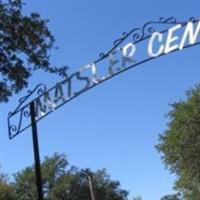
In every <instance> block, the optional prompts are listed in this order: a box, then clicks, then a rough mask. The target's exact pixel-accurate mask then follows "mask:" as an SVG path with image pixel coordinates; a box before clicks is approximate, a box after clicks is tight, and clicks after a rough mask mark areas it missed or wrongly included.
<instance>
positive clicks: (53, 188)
mask: <svg viewBox="0 0 200 200" xmlns="http://www.w3.org/2000/svg"><path fill="white" fill-rule="evenodd" d="M68 168H69V166H68V162H67V160H66V157H65V155H60V154H54V156H52V157H46V158H45V159H44V162H43V163H42V176H43V189H44V196H45V200H52V199H53V200H88V199H91V197H90V188H89V183H88V178H87V176H86V174H85V172H86V171H87V172H88V173H90V174H91V175H92V184H93V190H94V193H95V196H96V197H97V200H98V199H99V200H100V199H103V200H111V199H112V200H127V195H128V192H127V191H125V190H122V189H121V188H120V183H119V182H118V181H113V180H111V179H110V177H109V176H108V174H107V173H106V171H105V170H98V171H96V172H92V171H91V170H89V169H87V170H79V169H77V168H75V167H71V168H69V169H68ZM13 187H14V190H15V191H16V194H17V199H19V198H21V200H36V199H37V191H36V186H35V174H34V167H33V166H31V167H27V168H26V169H24V170H22V171H21V172H19V173H17V174H16V175H15V181H14V183H13Z"/></svg>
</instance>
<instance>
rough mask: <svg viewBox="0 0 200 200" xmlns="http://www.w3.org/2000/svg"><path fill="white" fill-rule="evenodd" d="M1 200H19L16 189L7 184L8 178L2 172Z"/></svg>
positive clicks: (0, 174) (0, 175)
mask: <svg viewBox="0 0 200 200" xmlns="http://www.w3.org/2000/svg"><path fill="white" fill-rule="evenodd" d="M0 200H17V199H16V196H15V193H14V189H13V188H12V186H10V185H9V184H8V183H7V176H6V175H5V174H4V173H2V172H0Z"/></svg>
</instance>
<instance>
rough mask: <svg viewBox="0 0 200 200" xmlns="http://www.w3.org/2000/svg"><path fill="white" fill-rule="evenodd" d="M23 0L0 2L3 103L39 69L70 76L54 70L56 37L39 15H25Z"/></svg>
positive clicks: (1, 94) (0, 93)
mask: <svg viewBox="0 0 200 200" xmlns="http://www.w3.org/2000/svg"><path fill="white" fill-rule="evenodd" d="M22 8H23V3H22V1H21V0H8V1H7V3H3V1H0V44H1V45H0V77H1V78H0V102H6V101H8V98H9V97H10V96H12V95H13V94H15V93H18V92H19V91H21V90H22V89H23V88H25V87H27V86H28V78H29V77H30V76H31V75H32V74H33V72H34V71H35V70H38V69H42V70H44V71H45V72H50V73H56V74H59V75H61V76H65V75H66V72H65V71H66V69H67V68H66V67H61V68H57V67H51V66H50V61H49V60H50V55H49V50H51V49H52V48H53V46H54V41H55V40H54V37H53V35H52V34H51V32H50V31H49V29H48V27H47V23H48V20H44V19H41V17H40V15H39V14H38V13H31V14H30V15H29V16H25V15H23V12H22Z"/></svg>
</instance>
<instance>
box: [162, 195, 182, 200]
mask: <svg viewBox="0 0 200 200" xmlns="http://www.w3.org/2000/svg"><path fill="white" fill-rule="evenodd" d="M161 200H180V198H179V195H177V194H173V195H166V196H164V197H163V198H162V199H161Z"/></svg>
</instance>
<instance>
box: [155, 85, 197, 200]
mask: <svg viewBox="0 0 200 200" xmlns="http://www.w3.org/2000/svg"><path fill="white" fill-rule="evenodd" d="M172 108H173V109H172V111H171V112H170V113H169V117H170V122H169V124H168V129H167V130H166V131H165V132H164V133H163V134H162V135H160V137H159V141H160V142H159V144H158V145H157V149H158V151H159V152H161V153H162V159H163V161H164V163H165V165H166V167H167V168H168V169H169V170H170V171H171V172H172V173H175V174H176V175H177V181H176V183H175V189H176V190H178V191H180V193H181V194H182V198H183V199H187V200H194V199H199V197H200V167H199V166H200V85H197V86H196V87H195V88H194V89H190V90H189V91H188V92H187V99H186V100H185V101H180V102H178V103H174V104H173V105H172Z"/></svg>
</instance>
